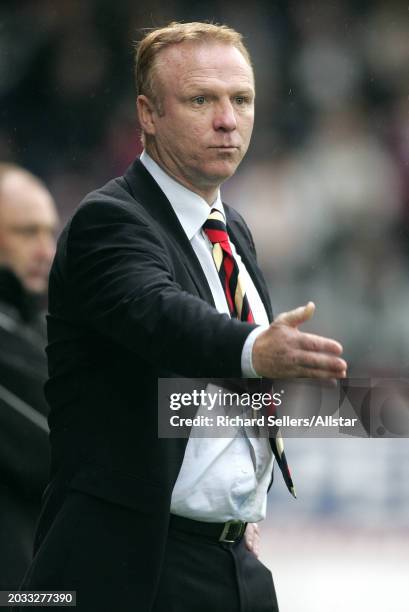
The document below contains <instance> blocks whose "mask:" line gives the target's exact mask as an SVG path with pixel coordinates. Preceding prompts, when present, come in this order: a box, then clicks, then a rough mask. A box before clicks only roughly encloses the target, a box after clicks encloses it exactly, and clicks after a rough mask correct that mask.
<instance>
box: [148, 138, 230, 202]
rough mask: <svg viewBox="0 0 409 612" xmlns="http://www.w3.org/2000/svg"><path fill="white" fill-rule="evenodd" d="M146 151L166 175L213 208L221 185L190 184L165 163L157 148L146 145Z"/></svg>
mask: <svg viewBox="0 0 409 612" xmlns="http://www.w3.org/2000/svg"><path fill="white" fill-rule="evenodd" d="M145 150H146V152H147V154H148V155H149V157H151V158H152V159H153V161H155V162H156V163H157V164H158V166H160V167H161V168H162V170H163V171H164V172H166V174H168V175H169V176H170V177H171V178H173V179H174V180H175V181H177V182H178V183H180V184H181V185H183V187H186V189H189V191H193V193H196V194H197V195H199V196H200V197H201V198H203V199H204V200H205V201H206V202H207V203H208V205H209V206H211V205H212V204H213V203H214V201H215V200H216V198H217V193H218V190H219V187H220V185H209V186H204V185H202V186H201V187H199V186H197V185H195V184H193V183H191V182H189V181H188V180H187V179H186V178H185V177H184V176H181V175H180V174H179V173H178V172H177V171H175V170H173V169H172V168H170V167H169V164H166V163H165V161H164V160H163V158H162V156H161V155H160V154H159V152H158V150H157V148H156V147H154V146H148V145H146V146H145Z"/></svg>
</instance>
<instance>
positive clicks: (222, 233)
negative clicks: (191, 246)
mask: <svg viewBox="0 0 409 612" xmlns="http://www.w3.org/2000/svg"><path fill="white" fill-rule="evenodd" d="M203 231H204V232H205V234H206V236H207V237H208V238H209V240H210V242H211V243H212V245H213V251H212V252H213V259H214V263H215V264H216V268H217V272H218V273H219V278H220V282H221V284H222V287H223V289H224V293H225V295H226V300H227V304H228V306H229V311H230V316H231V317H233V318H236V319H240V320H241V321H247V322H248V323H254V317H253V313H252V312H251V308H250V304H249V301H248V299H247V296H246V293H245V288H244V283H243V279H242V276H241V274H240V270H239V266H238V265H237V262H236V260H235V259H234V257H233V253H232V250H231V246H230V242H229V236H228V234H227V228H226V222H225V220H224V217H223V215H222V213H221V212H219V211H218V210H216V209H215V208H213V209H212V210H211V212H210V215H209V217H208V218H207V221H206V223H205V224H204V225H203Z"/></svg>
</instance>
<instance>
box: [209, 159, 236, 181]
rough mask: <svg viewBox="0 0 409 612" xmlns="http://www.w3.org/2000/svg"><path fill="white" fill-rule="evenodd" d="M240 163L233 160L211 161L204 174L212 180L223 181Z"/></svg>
mask: <svg viewBox="0 0 409 612" xmlns="http://www.w3.org/2000/svg"><path fill="white" fill-rule="evenodd" d="M238 165H239V162H236V161H233V160H225V161H217V162H215V163H210V164H209V165H208V166H207V167H206V169H205V172H204V174H206V175H207V177H208V178H209V179H210V180H215V181H220V182H223V181H226V180H227V179H228V178H230V177H231V176H232V175H233V174H234V173H235V172H236V169H237V166H238Z"/></svg>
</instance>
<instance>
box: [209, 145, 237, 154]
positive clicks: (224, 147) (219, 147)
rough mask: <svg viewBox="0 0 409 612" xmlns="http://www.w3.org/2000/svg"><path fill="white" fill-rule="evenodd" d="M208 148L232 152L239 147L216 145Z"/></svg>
mask: <svg viewBox="0 0 409 612" xmlns="http://www.w3.org/2000/svg"><path fill="white" fill-rule="evenodd" d="M210 148H211V149H217V150H218V151H225V152H233V151H238V150H239V147H235V146H233V145H216V146H213V147H210Z"/></svg>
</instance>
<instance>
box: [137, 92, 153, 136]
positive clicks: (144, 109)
mask: <svg viewBox="0 0 409 612" xmlns="http://www.w3.org/2000/svg"><path fill="white" fill-rule="evenodd" d="M136 109H137V112H138V119H139V125H140V126H141V128H142V131H143V132H144V133H145V134H149V135H151V136H153V135H154V134H156V125H155V120H156V118H157V115H158V113H157V111H156V109H155V106H154V104H153V102H152V101H151V100H150V99H149V98H148V97H147V96H143V95H141V96H138V97H137V98H136Z"/></svg>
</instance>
